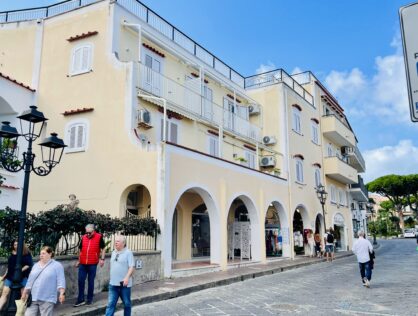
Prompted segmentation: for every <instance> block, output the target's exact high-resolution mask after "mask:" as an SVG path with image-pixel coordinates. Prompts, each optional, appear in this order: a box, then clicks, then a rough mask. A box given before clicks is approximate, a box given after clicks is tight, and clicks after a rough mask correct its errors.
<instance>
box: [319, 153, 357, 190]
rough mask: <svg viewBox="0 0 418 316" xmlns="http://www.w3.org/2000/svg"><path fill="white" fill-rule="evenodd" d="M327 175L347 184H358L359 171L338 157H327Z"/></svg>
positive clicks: (325, 165) (325, 161)
mask: <svg viewBox="0 0 418 316" xmlns="http://www.w3.org/2000/svg"><path fill="white" fill-rule="evenodd" d="M324 172H325V175H326V176H328V177H330V178H333V179H335V180H337V181H339V182H342V183H345V184H354V183H356V178H357V170H355V169H354V168H353V167H352V166H350V165H349V164H348V163H347V161H345V160H343V159H342V158H341V157H338V156H330V157H325V160H324Z"/></svg>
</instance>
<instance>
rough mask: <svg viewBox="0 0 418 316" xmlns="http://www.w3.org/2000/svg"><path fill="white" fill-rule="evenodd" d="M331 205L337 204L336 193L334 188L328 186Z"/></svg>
mask: <svg viewBox="0 0 418 316" xmlns="http://www.w3.org/2000/svg"><path fill="white" fill-rule="evenodd" d="M330 192H331V203H337V192H336V189H335V186H333V185H330Z"/></svg>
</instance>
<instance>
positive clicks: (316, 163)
mask: <svg viewBox="0 0 418 316" xmlns="http://www.w3.org/2000/svg"><path fill="white" fill-rule="evenodd" d="M312 166H314V167H318V168H322V166H321V164H320V163H318V162H315V163H314V164H313V165H312Z"/></svg>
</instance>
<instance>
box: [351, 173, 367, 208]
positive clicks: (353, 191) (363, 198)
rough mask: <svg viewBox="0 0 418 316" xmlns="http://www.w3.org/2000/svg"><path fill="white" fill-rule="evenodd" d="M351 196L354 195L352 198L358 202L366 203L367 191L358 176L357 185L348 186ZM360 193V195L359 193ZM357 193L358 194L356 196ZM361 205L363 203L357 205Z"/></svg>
mask: <svg viewBox="0 0 418 316" xmlns="http://www.w3.org/2000/svg"><path fill="white" fill-rule="evenodd" d="M350 191H351V194H352V195H353V194H354V198H355V199H356V200H358V201H360V202H367V201H368V196H369V191H368V190H367V188H366V186H365V185H364V182H363V178H362V177H361V176H358V181H357V183H353V184H351V185H350ZM359 191H360V192H361V193H360V192H359ZM357 192H358V194H356V193H357ZM359 204H360V205H362V204H363V203H359Z"/></svg>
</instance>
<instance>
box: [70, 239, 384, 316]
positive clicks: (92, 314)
mask: <svg viewBox="0 0 418 316" xmlns="http://www.w3.org/2000/svg"><path fill="white" fill-rule="evenodd" d="M378 246H380V245H378ZM351 256H353V253H347V254H343V255H341V256H338V257H336V258H335V259H334V260H339V259H343V258H347V257H351ZM325 261H326V259H325V258H323V259H321V260H317V261H309V262H302V263H297V264H289V265H288V266H283V267H277V268H271V269H267V270H264V271H259V272H251V273H245V274H242V275H238V276H233V277H229V278H226V279H222V280H217V281H213V282H206V283H203V284H198V285H193V286H189V287H186V288H182V289H177V290H173V291H169V292H165V293H159V294H151V295H148V296H144V297H140V298H135V299H133V300H132V301H131V304H132V307H134V306H138V305H144V304H149V303H155V302H160V301H165V300H168V299H172V298H176V297H181V296H185V295H188V294H191V293H194V292H198V291H202V290H206V289H210V288H214V287H218V286H225V285H230V284H233V283H238V282H242V281H245V280H250V279H255V278H258V277H262V276H266V275H272V274H276V273H280V272H284V271H289V270H293V269H298V268H302V267H305V266H310V265H314V264H318V263H322V262H325ZM120 310H123V305H122V303H119V304H118V305H117V306H116V311H120ZM105 311H106V306H104V307H97V308H95V309H94V310H83V312H80V313H72V314H68V315H71V316H81V315H84V316H99V315H104V313H105ZM66 315H67V314H66Z"/></svg>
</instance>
